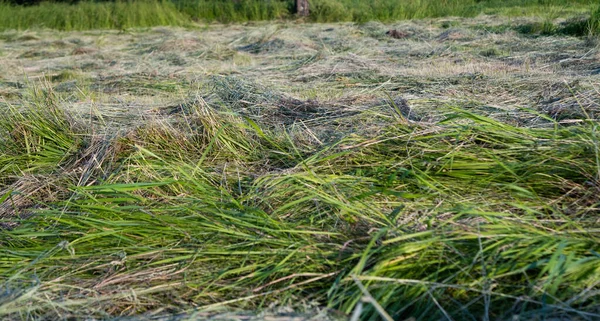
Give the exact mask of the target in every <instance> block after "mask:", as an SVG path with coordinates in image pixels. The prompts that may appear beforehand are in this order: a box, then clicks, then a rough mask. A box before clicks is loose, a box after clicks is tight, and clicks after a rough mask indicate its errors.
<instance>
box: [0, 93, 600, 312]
mask: <svg viewBox="0 0 600 321" xmlns="http://www.w3.org/2000/svg"><path fill="white" fill-rule="evenodd" d="M48 108H49V109H48ZM47 110H53V109H52V105H34V106H31V107H29V109H25V110H24V111H22V112H19V111H15V110H13V111H12V112H11V113H10V114H9V115H10V116H5V117H10V119H15V117H17V118H18V119H21V124H23V125H24V126H26V127H29V128H34V129H35V130H34V132H35V136H34V139H31V138H30V137H32V134H30V133H29V132H25V131H20V132H16V133H14V128H13V127H12V126H11V125H10V124H8V123H7V122H3V123H2V129H3V131H4V132H9V131H13V134H12V136H11V137H12V138H11V139H9V140H5V141H4V142H3V145H2V146H14V145H16V144H19V143H23V142H25V141H30V140H31V141H34V142H35V146H32V147H31V148H22V149H20V151H21V153H22V154H21V155H14V152H10V151H11V150H12V149H7V148H3V149H2V150H3V154H2V161H3V163H4V164H7V163H9V162H10V164H12V167H10V168H13V167H15V166H17V164H19V165H18V167H19V170H20V171H21V172H22V173H27V174H29V175H33V176H36V177H45V176H46V175H60V176H62V177H61V181H62V182H63V184H68V185H64V186H63V187H66V188H67V189H68V192H67V193H65V194H64V195H62V197H60V199H59V200H56V201H54V202H47V201H44V198H43V197H41V198H40V203H39V207H37V209H36V210H35V211H34V215H33V216H31V217H29V218H27V219H22V220H19V221H18V225H17V226H15V227H14V228H12V229H11V230H4V231H3V232H2V238H1V239H0V242H1V243H2V244H3V247H2V249H0V252H2V255H1V257H2V259H1V260H0V275H2V277H3V279H4V280H5V281H4V284H3V288H5V289H7V291H8V292H6V294H5V299H4V301H3V302H4V303H2V305H1V306H0V311H1V312H0V313H2V314H3V315H5V316H14V317H16V316H18V315H24V314H27V315H29V316H30V317H33V318H56V317H62V316H66V315H71V316H80V317H81V316H83V315H88V314H91V315H96V316H99V317H105V316H108V315H119V314H132V313H143V312H145V311H149V310H153V309H158V308H162V309H164V308H166V309H168V310H178V309H180V308H181V307H184V306H187V303H186V302H190V301H193V302H194V304H195V305H197V306H199V307H203V308H205V309H210V308H211V307H212V308H214V307H217V306H222V305H225V304H227V306H229V307H240V308H245V309H249V308H251V309H255V308H259V307H261V306H262V305H263V304H264V303H265V302H270V301H273V300H277V302H278V303H279V304H283V305H297V304H298V302H297V300H298V298H300V299H301V300H304V301H305V302H308V301H316V302H318V303H319V304H323V305H327V306H329V307H331V308H334V309H338V310H341V311H343V312H346V313H350V312H352V310H353V309H354V308H355V307H356V305H357V303H358V302H359V301H360V300H361V298H362V297H363V296H364V293H363V292H361V290H360V289H359V287H357V284H362V285H364V286H365V287H367V288H368V289H369V291H370V293H371V295H372V296H373V298H374V299H375V300H376V301H377V302H378V303H379V304H380V305H381V306H382V307H383V308H384V309H385V310H386V311H388V312H389V313H390V314H392V315H393V316H394V317H395V318H398V317H407V316H414V317H416V318H417V319H431V318H432V317H433V318H441V317H443V316H444V315H445V314H448V315H450V316H451V317H453V318H468V317H476V316H486V317H489V318H493V319H497V318H500V319H505V318H509V317H510V316H511V315H513V314H515V315H521V316H522V317H526V316H527V315H533V314H535V315H539V314H542V315H546V316H552V315H571V316H573V317H578V316H579V317H584V318H586V317H593V316H597V315H598V314H597V313H598V311H597V309H596V308H597V306H598V302H597V298H595V297H594V295H593V294H592V293H593V291H594V290H593V289H596V288H597V287H598V284H599V282H600V271H599V270H598V267H599V266H600V264H599V263H600V256H598V254H597V252H598V251H599V250H600V249H599V248H598V239H597V238H598V231H597V229H596V228H595V218H594V215H595V214H596V213H597V206H598V205H599V204H600V199H598V195H600V193H598V189H599V188H600V187H599V186H600V185H599V182H600V180H599V179H600V162H599V160H598V155H599V150H598V146H599V145H598V144H599V141H600V135H599V131H598V129H599V128H598V123H597V122H595V121H586V122H583V123H581V125H576V126H569V127H562V126H558V124H554V125H553V126H550V127H549V128H538V129H530V128H523V127H515V126H511V125H508V124H506V123H503V122H500V121H497V120H494V119H491V118H488V117H485V116H482V115H479V114H475V113H472V112H468V111H466V110H463V109H460V108H457V107H452V108H450V109H448V110H446V111H445V112H444V116H443V119H442V120H441V121H439V122H436V123H435V124H427V125H425V124H419V123H410V122H407V121H406V120H405V119H404V118H402V117H399V118H395V117H391V118H388V119H387V121H386V124H385V125H384V126H383V127H382V128H381V129H379V130H377V131H378V132H379V134H376V135H369V136H366V135H365V134H364V133H363V134H358V135H357V134H351V135H347V136H345V137H342V138H341V139H339V140H337V141H335V142H333V143H331V144H325V145H319V144H315V143H312V144H311V143H307V142H305V141H303V139H306V137H302V136H303V135H307V134H308V133H307V132H304V133H301V132H294V131H290V130H282V129H278V128H276V127H271V126H269V125H268V124H259V123H258V121H259V120H256V121H253V120H251V118H247V117H242V116H240V115H237V114H235V113H231V112H229V111H221V112H219V111H217V110H215V109H214V108H213V107H211V106H208V105H206V104H203V103H201V102H198V103H194V104H191V105H189V106H188V109H187V111H186V112H185V114H183V115H181V118H178V119H177V121H176V122H175V123H171V124H166V123H155V124H149V125H146V126H142V127H140V128H138V129H136V130H134V131H133V132H132V133H130V134H127V135H126V136H124V137H123V138H114V139H112V140H110V139H109V140H99V139H98V138H96V137H93V136H91V135H89V134H86V133H85V132H82V131H81V130H80V129H77V127H74V125H72V124H71V125H69V122H68V119H69V118H68V117H67V116H66V115H65V114H64V113H63V112H61V113H56V112H52V116H53V118H52V119H50V120H48V119H47V118H46V117H43V118H42V117H38V116H37V115H39V114H40V113H45V112H47ZM61 115H65V116H61ZM55 124H60V127H56V126H55ZM550 124H552V123H550ZM55 131H56V132H55ZM40 132H41V133H40ZM44 132H53V133H54V134H55V135H57V137H65V138H64V139H62V140H61V141H60V142H58V143H57V142H56V139H52V140H50V139H42V138H41V136H44V135H45V134H44ZM73 133H76V134H75V136H76V137H81V139H82V140H83V144H82V145H81V147H80V149H79V152H78V153H77V154H78V155H85V154H88V153H89V152H87V151H89V150H90V149H92V150H94V151H97V152H96V154H94V157H95V158H96V160H97V162H98V163H97V164H96V165H90V166H82V163H84V164H85V162H84V161H83V160H81V161H79V163H80V164H79V166H76V165H74V164H72V162H69V161H68V158H66V157H65V155H66V152H67V151H70V150H71V149H72V146H73V145H74V144H73V138H72V137H73ZM46 137H47V136H46ZM68 137H71V139H68ZM57 144H59V146H63V147H62V148H57ZM94 144H100V145H104V146H105V147H104V148H99V147H97V146H96V147H94V146H93V145H94ZM48 150H49V151H51V153H50V154H49V155H48V154H46V153H45V151H48ZM14 159H18V160H19V161H18V162H15V161H14ZM52 167H54V168H55V170H54V171H53V172H48V170H47V169H49V168H52ZM5 168H6V165H5ZM42 169H43V170H42ZM15 174H17V175H18V173H15V171H14V170H12V171H9V170H4V171H3V172H2V175H3V176H2V177H4V178H3V179H4V181H6V179H8V178H9V177H12V176H14V175H15ZM20 175H22V174H20ZM86 177H87V178H86ZM82 178H86V180H82ZM82 183H84V184H82ZM5 191H6V192H5V194H4V197H3V200H4V202H8V204H10V200H11V199H13V198H14V197H16V196H18V194H14V193H15V192H14V191H12V190H11V189H8V190H5ZM15 211H16V209H15ZM7 299H8V300H7ZM362 313H363V314H362V316H363V317H362V318H364V319H377V318H379V314H378V313H377V311H376V310H375V309H374V308H373V307H372V306H371V305H367V306H366V307H365V308H364V310H363V312H362Z"/></svg>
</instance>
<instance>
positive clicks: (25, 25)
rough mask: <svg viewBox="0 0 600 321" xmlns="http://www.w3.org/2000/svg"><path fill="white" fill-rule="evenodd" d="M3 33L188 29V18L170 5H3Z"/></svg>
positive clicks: (43, 3)
mask: <svg viewBox="0 0 600 321" xmlns="http://www.w3.org/2000/svg"><path fill="white" fill-rule="evenodd" d="M0 21H2V23H1V26H0V29H2V30H7V29H8V30H10V29H18V30H23V29H31V28H51V29H59V30H89V29H118V30H121V29H128V28H144V27H152V26H162V25H168V26H183V25H189V24H190V21H189V18H188V17H187V16H186V15H184V14H182V13H181V12H179V11H178V10H177V9H176V8H175V6H174V5H173V4H172V3H171V2H168V1H117V2H100V3H94V2H85V1H84V2H80V3H77V4H76V5H71V4H67V3H53V2H42V3H41V4H39V5H34V6H27V7H23V6H15V5H10V4H7V3H4V2H3V3H0Z"/></svg>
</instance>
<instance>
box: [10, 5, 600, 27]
mask: <svg viewBox="0 0 600 321" xmlns="http://www.w3.org/2000/svg"><path fill="white" fill-rule="evenodd" d="M593 4H595V2H594V1H591V0H576V1H567V0H546V1H537V0H526V1H516V0H510V1H497V0H487V1H477V0H448V1H438V0H414V1H396V0H375V1H362V0H311V1H310V6H311V15H310V17H309V20H311V21H317V22H332V21H357V22H364V21H369V20H380V21H395V20H403V19H420V18H431V17H443V16H460V17H472V16H476V15H478V14H480V13H487V14H507V15H517V16H518V15H540V14H543V13H544V12H548V11H549V10H554V11H557V12H564V13H563V14H565V15H567V14H572V13H576V12H585V11H586V10H588V9H589V8H590V6H591V5H593ZM293 10H294V3H293V1H290V0H268V1H264V0H239V1H225V0H173V1H167V0H161V1H158V0H141V1H116V2H90V1H83V2H78V3H77V4H73V5H72V4H65V3H54V2H42V3H41V4H39V5H34V6H26V7H24V6H16V5H11V4H8V3H6V2H0V30H6V29H29V28H53V29H59V30H85V29H125V28H134V27H151V26H158V25H175V26H181V25H188V24H191V23H192V21H220V22H244V21H252V20H272V19H281V18H289V17H293V12H294V11H293Z"/></svg>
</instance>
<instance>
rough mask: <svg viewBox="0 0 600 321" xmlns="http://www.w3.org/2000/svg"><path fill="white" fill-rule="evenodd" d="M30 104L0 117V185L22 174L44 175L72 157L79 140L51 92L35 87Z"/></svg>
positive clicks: (14, 108) (9, 107)
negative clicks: (0, 133)
mask: <svg viewBox="0 0 600 321" xmlns="http://www.w3.org/2000/svg"><path fill="white" fill-rule="evenodd" d="M30 98H31V103H29V104H27V105H26V106H24V107H17V106H11V105H9V106H7V107H5V108H6V109H5V111H4V112H2V113H1V114H0V131H1V132H2V135H0V136H1V138H0V182H4V183H6V182H7V181H8V179H9V178H11V177H17V176H19V175H22V173H39V174H48V173H49V172H51V171H54V170H56V168H57V167H59V166H61V164H62V163H63V162H64V161H65V160H66V159H68V157H69V156H71V155H73V153H74V152H75V151H77V149H78V148H79V145H80V143H81V138H80V137H78V135H77V130H76V129H75V127H74V126H75V125H74V124H73V123H72V120H71V119H70V118H69V117H68V116H67V115H66V114H65V113H64V111H63V110H62V109H61V108H60V107H59V105H58V104H59V98H58V97H57V96H56V95H55V94H54V92H53V91H52V90H42V89H41V88H39V87H36V88H35V89H33V90H32V92H31V97H30Z"/></svg>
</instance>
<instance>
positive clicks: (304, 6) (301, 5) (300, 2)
mask: <svg viewBox="0 0 600 321" xmlns="http://www.w3.org/2000/svg"><path fill="white" fill-rule="evenodd" d="M296 13H297V14H298V16H300V17H308V0H296Z"/></svg>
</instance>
